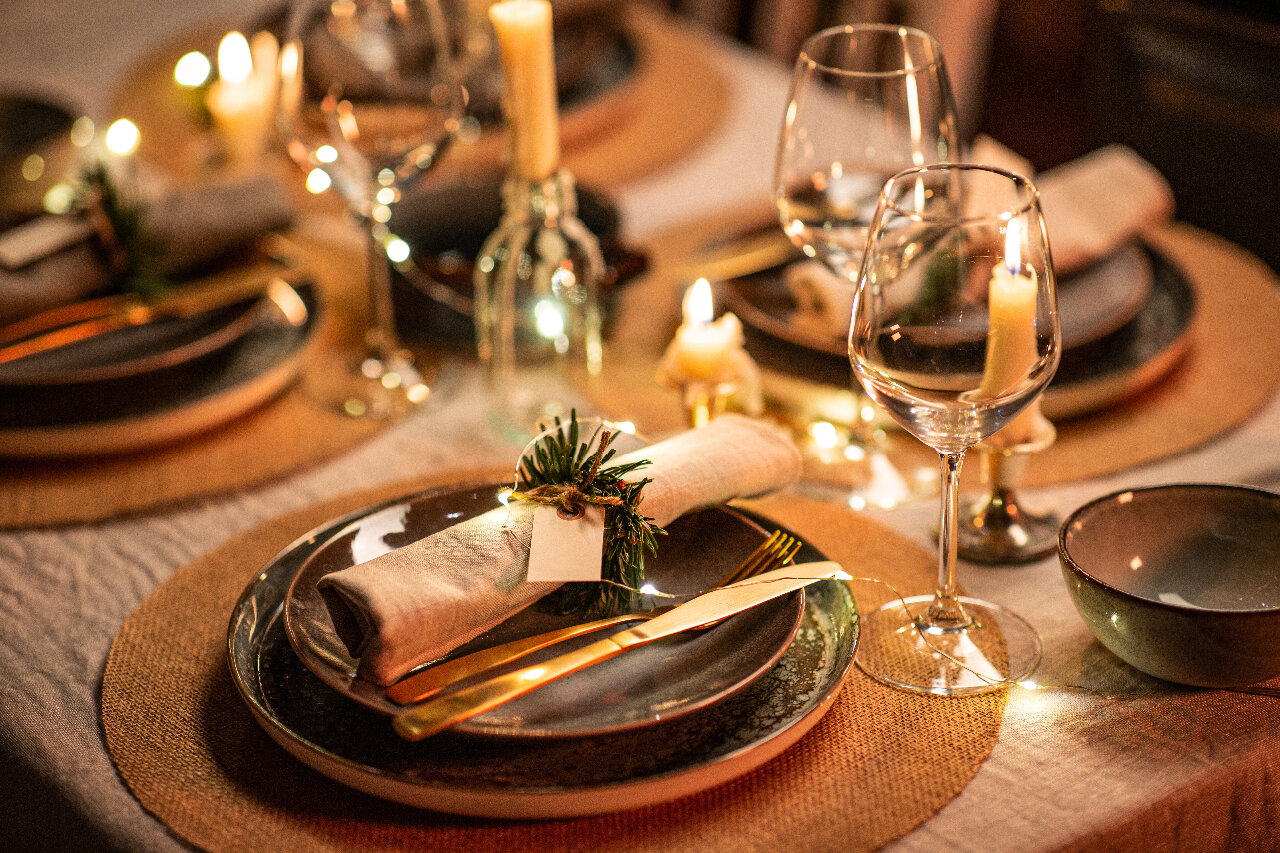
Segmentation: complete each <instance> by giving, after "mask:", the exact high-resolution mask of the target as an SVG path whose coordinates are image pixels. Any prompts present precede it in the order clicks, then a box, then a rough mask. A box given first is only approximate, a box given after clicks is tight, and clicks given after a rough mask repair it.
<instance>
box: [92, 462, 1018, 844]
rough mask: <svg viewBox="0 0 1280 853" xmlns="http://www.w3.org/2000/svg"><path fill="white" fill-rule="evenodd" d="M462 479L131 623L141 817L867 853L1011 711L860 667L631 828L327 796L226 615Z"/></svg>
mask: <svg viewBox="0 0 1280 853" xmlns="http://www.w3.org/2000/svg"><path fill="white" fill-rule="evenodd" d="M494 473H495V474H497V472H494ZM474 478H475V472H469V473H467V474H465V475H463V474H454V475H445V476H441V477H436V478H432V479H430V480H419V481H414V482H412V483H403V484H399V485H397V486H393V487H389V488H383V489H379V490H377V491H373V492H365V493H362V494H360V495H356V496H351V497H348V498H344V499H341V500H337V501H333V502H331V503H327V504H324V505H322V506H317V507H314V508H312V509H309V510H306V511H304V512H299V513H295V514H292V515H289V516H286V517H283V518H280V519H277V520H275V521H273V522H271V523H269V524H266V525H264V526H262V527H260V528H258V529H256V530H253V531H250V532H248V533H245V534H243V535H241V536H239V537H237V538H235V539H233V540H231V541H229V542H227V543H226V544H225V545H223V546H221V547H219V548H217V549H216V550H214V551H212V552H210V553H208V554H206V555H204V556H203V557H201V558H199V559H198V560H196V561H195V562H193V563H191V564H189V565H187V566H185V567H184V568H182V569H180V570H179V571H178V572H177V573H176V574H175V575H174V576H173V577H172V578H170V579H169V580H168V581H166V582H165V583H164V584H162V585H161V586H160V587H158V588H157V589H156V590H155V591H154V592H153V593H152V594H151V595H150V596H149V597H148V598H147V599H146V600H145V601H144V602H143V603H142V604H141V605H140V606H139V607H138V609H137V610H136V611H135V612H134V613H133V614H132V615H131V616H130V617H129V619H128V620H127V621H126V622H125V624H124V626H123V627H122V628H121V630H120V633H119V634H118V635H117V637H116V640H115V643H114V645H113V647H112V650H111V654H110V657H109V659H108V661H107V666H106V672H105V674H104V677H103V686H102V719H103V727H104V730H105V733H106V738H107V744H108V747H109V748H110V751H111V755H112V758H113V759H114V761H115V763H116V766H117V767H118V768H119V770H120V773H121V775H122V776H123V778H124V780H125V781H126V782H127V783H128V785H129V787H130V788H131V789H132V790H133V792H134V794H135V795H136V796H137V797H138V799H139V800H140V801H141V802H142V804H143V805H144V806H145V807H146V808H147V809H148V810H149V811H150V812H151V813H153V814H154V815H155V816H156V817H158V818H159V819H160V820H161V821H163V822H164V823H165V824H167V825H168V826H169V827H170V828H171V829H172V830H173V831H174V832H176V833H177V834H178V835H180V836H182V837H183V838H185V839H187V840H188V841H190V842H191V843H193V844H195V845H197V846H199V847H201V848H207V849H211V850H257V851H269V850H288V851H295V850H432V851H455V850H456V851H468V852H469V853H470V851H481V850H499V849H501V850H504V851H518V850H538V851H543V850H582V851H595V850H626V851H642V850H652V851H659V850H661V851H675V850H692V849H699V850H706V849H714V850H724V851H768V853H773V851H776V850H782V849H791V850H797V849H800V850H813V851H820V850H831V851H835V850H840V851H850V850H869V849H874V848H876V847H879V846H881V845H883V844H884V843H886V842H888V841H890V840H892V839H894V838H896V837H898V836H901V835H902V834H904V833H906V832H908V831H910V830H911V829H912V828H913V827H915V826H917V825H919V824H920V823H922V822H923V821H925V820H927V819H928V818H929V817H930V816H931V815H933V814H934V813H935V812H936V811H937V810H938V809H940V808H941V807H942V806H943V805H944V804H945V803H947V802H948V801H949V800H950V799H951V798H952V797H954V796H955V795H956V794H957V793H959V792H960V791H961V790H962V789H963V788H964V786H965V785H966V784H967V783H968V781H969V779H970V778H972V776H973V774H974V773H975V772H977V770H978V768H979V766H980V765H981V764H982V762H983V760H984V759H985V758H986V756H987V755H988V753H989V752H990V750H991V748H992V746H993V745H994V743H995V740H996V736H997V734H998V731H999V729H1000V723H1001V719H1002V716H1003V712H1004V708H1005V703H1006V697H1005V695H1004V694H1003V693H997V694H992V695H987V696H983V697H976V698H965V699H939V698H934V697H920V696H915V695H908V694H905V693H900V692H897V691H894V690H891V689H889V688H887V687H884V686H882V685H879V684H877V683H875V682H873V681H871V680H870V679H869V678H867V677H866V676H864V675H863V674H862V673H861V672H859V671H857V670H856V669H854V670H853V671H851V674H850V676H849V678H848V680H847V681H846V683H845V685H844V687H843V689H842V691H841V693H840V695H839V698H838V699H837V700H836V702H835V704H834V705H833V707H832V709H831V711H830V712H829V713H828V714H827V716H826V717H825V718H824V719H823V720H822V721H821V722H820V723H819V724H818V725H817V727H816V728H814V729H813V730H812V731H810V732H809V733H808V734H807V735H805V736H804V737H803V738H802V739H801V740H800V741H799V742H798V743H797V744H796V745H794V746H793V747H791V748H790V749H788V750H787V751H786V752H784V753H782V754H781V755H780V756H778V757H777V758H775V759H773V760H771V761H769V762H767V763H766V764H764V765H762V766H760V767H759V768H757V769H756V770H754V771H752V772H750V773H748V774H747V775H745V776H742V777H740V778H738V779H736V780H734V781H733V782H730V783H728V784H725V785H722V786H720V787H718V788H714V789H711V790H709V791H705V792H703V793H701V794H697V795H694V796H691V797H687V798H685V799H682V800H677V801H675V802H671V803H666V804H660V805H654V806H650V807H647V808H643V809H639V810H635V811H630V812H625V813H619V814H610V815H603V816H599V817H591V818H580V819H574V820H548V821H496V820H478V819H471V818H459V817H452V816H448V815H442V814H437V813H433V812H429V811H421V810H415V809H412V808H409V807H406V806H402V805H398V804H395V803H390V802H384V801H381V800H377V799H374V798H372V797H370V796H367V795H365V794H362V793H359V792H357V791H354V790H350V789H347V788H344V787H342V786H341V785H339V784H338V783H336V782H332V781H330V780H329V779H327V778H325V777H323V776H321V775H319V774H317V773H315V772H313V771H312V770H310V769H308V768H307V767H305V766H303V765H302V764H301V763H299V762H297V761H295V760H294V759H293V758H291V757H290V756H289V755H288V754H287V753H285V752H284V751H283V750H282V749H280V748H279V747H278V746H276V745H275V743H274V742H272V741H271V740H270V738H268V736H267V735H266V734H265V733H264V732H263V731H262V730H260V729H259V728H258V726H257V725H256V723H255V722H254V720H253V718H252V716H251V715H250V712H249V710H248V708H247V707H246V706H245V705H244V704H243V702H242V701H241V700H240V698H239V696H238V694H237V693H236V691H235V688H234V686H233V685H232V682H231V678H230V675H229V674H228V670H227V660H226V631H227V621H228V618H229V615H230V613H231V609H232V607H233V605H234V604H235V601H236V599H237V597H238V595H239V593H240V592H241V591H242V589H243V588H244V587H245V585H246V584H247V583H248V582H249V581H250V580H251V579H252V578H253V577H254V575H255V574H256V573H257V572H258V571H259V569H260V568H261V566H262V565H263V564H264V563H265V562H266V561H267V560H269V559H270V558H271V557H272V556H273V555H275V554H276V553H277V552H278V551H279V550H280V549H281V548H283V547H284V546H286V545H287V544H288V543H289V542H290V541H292V540H293V539H294V538H295V537H296V536H298V535H300V534H302V533H304V532H305V531H306V530H308V529H311V528H312V527H315V526H317V525H318V524H320V523H323V522H325V521H326V520H329V519H331V518H333V517H335V516H337V515H339V514H341V513H343V512H346V511H348V510H351V509H354V508H357V507H360V506H363V505H368V504H372V503H375V502H378V501H382V500H384V499H388V498H390V497H393V496H396V495H400V494H405V493H408V492H411V491H415V490H418V489H422V488H428V487H431V486H436V485H443V484H445V483H448V482H455V481H458V480H460V479H474ZM749 505H750V507H751V508H752V509H754V510H756V511H758V512H760V513H762V514H764V515H766V516H768V517H770V518H772V519H774V520H776V521H777V522H779V523H780V524H783V525H786V526H789V527H791V528H792V529H794V530H796V531H798V532H799V533H801V534H803V535H804V536H805V537H806V538H808V539H809V540H810V541H811V542H812V543H813V544H814V545H816V546H817V547H818V548H820V549H822V550H823V551H824V552H826V553H827V554H828V555H829V556H830V557H831V558H833V559H836V560H839V561H840V562H842V563H843V564H844V565H845V566H846V567H847V568H848V569H849V570H850V572H851V573H854V574H857V575H870V576H876V577H880V578H883V579H884V580H887V581H889V582H890V583H893V584H894V585H895V586H896V587H898V588H899V589H900V590H902V591H904V592H921V591H927V590H928V589H930V588H931V585H932V583H931V582H932V578H933V572H934V564H933V560H932V558H931V557H930V556H929V555H928V554H927V553H926V552H925V551H924V550H923V549H921V548H919V547H918V546H916V545H914V544H912V543H910V542H908V541H906V540H904V539H903V538H901V537H900V536H898V535H897V534H895V533H893V532H891V531H889V530H887V529H885V528H884V527H882V526H880V525H879V524H877V523H876V522H874V521H872V520H870V519H868V518H867V517H866V516H865V515H857V514H854V513H852V512H850V511H848V510H842V509H840V508H838V507H833V506H830V505H825V504H819V503H816V502H813V501H809V500H806V499H803V498H798V497H795V496H790V495H783V496H778V497H774V498H769V499H764V500H760V501H753V502H750V504H749ZM864 587H865V588H864ZM854 591H855V597H856V598H857V600H858V604H859V607H860V608H861V609H862V610H863V611H864V612H865V611H866V610H868V609H870V608H871V607H874V606H875V605H876V604H878V603H879V601H880V600H881V599H883V598H885V597H886V596H887V593H886V592H885V591H884V589H883V587H881V586H879V585H876V584H860V585H858V586H856V587H855V590H854Z"/></svg>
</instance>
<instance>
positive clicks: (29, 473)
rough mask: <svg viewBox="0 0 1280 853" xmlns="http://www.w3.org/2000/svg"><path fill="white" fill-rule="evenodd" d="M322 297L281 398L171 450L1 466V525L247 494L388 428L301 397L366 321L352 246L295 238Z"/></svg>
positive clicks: (91, 517) (92, 517)
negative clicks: (294, 376)
mask: <svg viewBox="0 0 1280 853" xmlns="http://www.w3.org/2000/svg"><path fill="white" fill-rule="evenodd" d="M296 240H297V242H298V244H299V249H300V251H301V252H302V253H303V257H305V268H306V269H307V270H308V271H309V272H310V273H312V275H313V276H314V278H315V279H316V284H317V286H318V288H319V290H320V292H321V293H322V294H323V297H324V304H323V306H322V308H321V312H322V313H321V327H320V329H319V331H318V332H317V335H316V339H315V340H313V341H312V342H311V345H310V349H309V350H308V352H307V354H306V359H307V362H306V366H305V367H304V368H303V376H302V380H301V381H300V382H299V383H297V384H295V385H294V386H293V387H292V388H291V389H290V390H289V391H287V392H286V393H285V394H284V395H283V396H282V397H280V398H278V399H277V400H275V401H272V402H271V403H269V404H267V405H266V406H264V407H262V408H260V409H258V410H257V411H255V412H253V413H250V414H249V415H246V416H244V417H241V418H238V419H236V420H234V421H232V422H230V423H228V424H226V425H224V426H220V427H217V428H216V429H214V430H212V431H210V432H208V433H205V434H202V435H199V436H196V437H194V438H191V439H189V440H186V441H182V442H180V443H177V444H173V445H169V446H165V447H159V448H155V449H152V450H145V451H139V452H137V453H131V454H127V455H121V456H109V457H97V458H86V459H66V460H49V461H44V460H41V461H17V460H0V479H3V481H4V484H5V486H4V488H5V497H6V500H5V501H4V502H3V503H0V528H12V527H37V526H46V525H56V524H68V523H75V522H84V521H96V520H101V519H105V518H111V517H115V516H119V515H126V514H129V513H136V512H141V511H143V510H147V509H151V508H154V507H157V506H161V505H164V504H170V503H174V502H178V501H183V500H190V499H193V498H198V497H204V496H207V495H212V494H216V493H220V492H226V491H233V490H236V489H241V488H246V487H250V486H254V485H258V484H260V483H263V482H266V481H268V480H271V479H274V478H276V477H280V476H283V475H285V474H288V473H291V472H294V471H297V470H298V469H299V468H303V467H306V466H308V465H312V464H315V463H317V462H320V461H322V460H324V459H327V458H330V457H332V456H335V455H337V454H338V453H341V452H343V451H345V450H348V449H350V448H352V447H354V446H356V445H357V444H359V443H360V442H362V441H364V440H366V439H367V438H369V437H370V436H372V435H373V434H374V433H375V432H376V431H377V430H379V429H381V428H383V427H384V426H386V425H387V423H388V422H385V421H383V422H377V421H363V420H357V419H354V418H350V417H346V416H344V415H341V414H339V413H338V412H337V411H336V409H334V408H333V407H332V406H330V405H328V404H327V403H326V402H324V401H323V400H320V399H317V397H316V396H315V395H314V394H313V393H311V391H310V390H309V389H310V388H311V387H312V386H314V385H316V384H319V380H320V379H321V378H322V377H323V376H325V375H326V373H329V372H332V371H333V370H337V369H341V368H340V366H339V365H337V364H335V361H337V360H338V359H339V358H340V356H339V353H338V351H337V349H336V347H337V346H338V345H340V344H341V343H342V342H344V341H347V340H350V339H352V338H353V336H354V334H355V332H354V329H356V328H358V326H356V325H355V324H356V323H358V322H360V321H359V320H358V319H356V318H359V317H362V316H363V315H364V309H363V308H362V306H361V305H360V303H359V293H360V288H359V287H358V286H354V287H353V286H352V284H353V283H355V284H358V283H359V282H360V281H361V276H362V275H363V273H362V269H363V259H362V257H361V254H360V251H359V249H352V248H346V247H344V246H342V245H338V244H335V243H333V242H331V241H320V240H315V239H310V238H307V237H303V236H298V237H296Z"/></svg>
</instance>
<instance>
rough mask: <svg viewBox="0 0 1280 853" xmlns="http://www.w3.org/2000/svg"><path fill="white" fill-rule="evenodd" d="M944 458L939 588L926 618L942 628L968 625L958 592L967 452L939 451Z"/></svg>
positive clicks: (939, 530)
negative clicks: (958, 530)
mask: <svg viewBox="0 0 1280 853" xmlns="http://www.w3.org/2000/svg"><path fill="white" fill-rule="evenodd" d="M939 456H940V458H941V461H942V520H941V523H940V524H939V525H938V587H937V590H936V591H935V592H934V597H933V603H932V604H930V605H929V611H928V613H927V614H926V615H925V618H924V621H925V622H926V623H927V624H928V626H930V627H932V628H935V629H941V630H957V629H961V628H965V627H967V626H968V625H969V615H968V614H967V613H965V611H964V608H963V607H962V606H961V605H960V600H959V598H958V597H957V595H956V522H957V519H958V517H959V512H960V465H961V463H963V462H964V453H963V452H960V453H940V454H939Z"/></svg>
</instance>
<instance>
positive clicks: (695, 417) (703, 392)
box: [679, 380, 738, 429]
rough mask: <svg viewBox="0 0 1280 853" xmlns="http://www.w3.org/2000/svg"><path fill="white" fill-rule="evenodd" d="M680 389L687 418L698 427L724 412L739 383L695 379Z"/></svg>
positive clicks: (690, 424) (690, 423)
mask: <svg viewBox="0 0 1280 853" xmlns="http://www.w3.org/2000/svg"><path fill="white" fill-rule="evenodd" d="M679 390H680V396H681V399H682V400H683V401H684V411H685V420H686V422H687V423H688V424H689V426H691V427H694V428H695V429H696V428H698V427H704V426H706V425H707V424H709V423H711V421H712V420H713V419H714V418H716V417H718V416H719V415H722V414H724V411H725V408H726V407H727V406H728V404H729V398H730V397H732V396H733V394H734V393H735V392H736V391H737V390H738V385H737V383H735V382H704V381H699V380H693V381H688V382H685V383H683V385H682V386H681V387H680V389H679Z"/></svg>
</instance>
